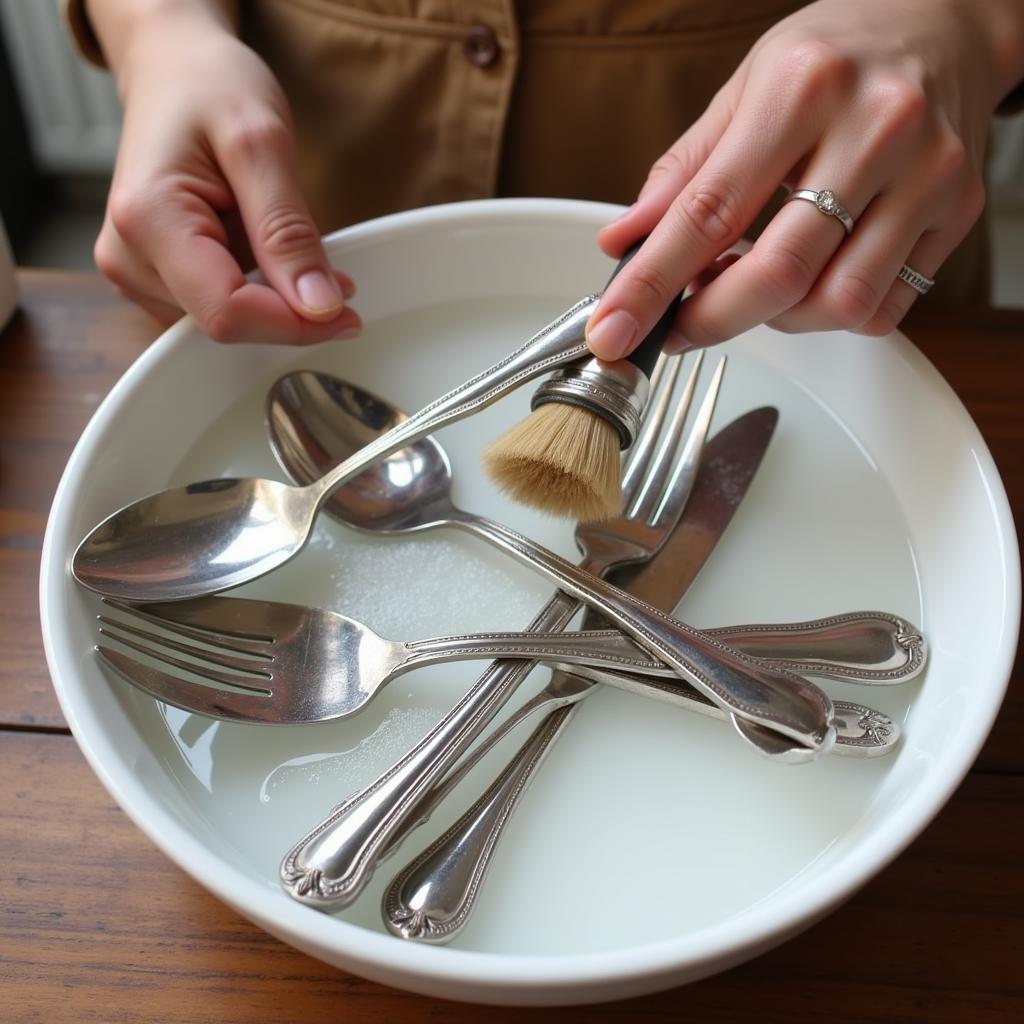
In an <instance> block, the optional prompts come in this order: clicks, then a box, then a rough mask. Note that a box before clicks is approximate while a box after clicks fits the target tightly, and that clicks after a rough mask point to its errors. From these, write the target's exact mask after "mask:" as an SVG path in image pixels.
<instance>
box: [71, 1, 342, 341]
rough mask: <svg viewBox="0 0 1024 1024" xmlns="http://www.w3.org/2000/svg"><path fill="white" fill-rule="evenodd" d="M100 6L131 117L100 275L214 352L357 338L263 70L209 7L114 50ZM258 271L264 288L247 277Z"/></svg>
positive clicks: (149, 22)
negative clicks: (213, 346) (188, 324)
mask: <svg viewBox="0 0 1024 1024" xmlns="http://www.w3.org/2000/svg"><path fill="white" fill-rule="evenodd" d="M91 6H92V8H93V12H92V13H93V20H94V22H96V23H97V31H98V33H99V35H100V38H101V40H102V41H103V44H104V49H105V51H107V55H108V58H109V59H110V61H111V64H112V66H113V67H114V71H115V74H116V77H117V82H118V88H119V91H120V93H121V98H122V101H123V103H124V108H125V116H124V127H123V132H122V137H121V144H120V148H119V150H118V155H117V163H116V166H115V170H114V178H113V182H112V185H111V189H110V196H109V199H108V203H107V211H106V217H105V219H104V223H103V227H102V229H101V231H100V234H99V238H98V239H97V241H96V246H95V259H96V264H97V266H98V267H99V268H100V270H101V271H102V272H103V273H104V274H105V275H106V276H107V277H108V278H110V280H111V281H112V282H113V283H114V284H115V285H116V287H117V288H118V290H119V291H120V292H121V293H122V294H123V295H125V296H126V297H127V298H129V299H131V300H133V301H134V302H137V303H138V304H139V305H141V306H143V307H145V308H146V309H147V310H149V311H150V312H151V313H152V314H153V315H154V316H156V317H157V318H159V319H160V320H162V321H165V322H169V321H172V320H175V319H177V318H178V317H179V316H181V314H182V311H183V310H184V311H186V312H188V313H191V314H192V316H193V317H194V318H195V319H196V321H197V323H198V324H199V326H200V327H201V329H202V330H203V331H204V332H205V333H206V334H207V335H209V336H210V337H211V338H213V339H215V340H216V341H223V342H235V341H260V342H274V343H279V344H295V345H303V344H312V343H315V342H320V341H325V340H327V339H328V338H335V337H350V336H353V335H355V334H357V333H358V331H359V329H360V326H361V324H360V320H359V317H358V315H357V314H356V313H355V312H354V311H353V310H351V309H349V308H347V307H346V305H345V298H346V297H347V296H350V295H351V294H352V292H353V291H354V286H353V284H352V282H351V280H350V279H349V278H348V277H346V276H345V275H344V274H342V273H339V272H335V271H332V269H331V268H330V265H329V264H328V262H327V257H326V255H325V253H324V250H323V247H322V245H321V244H320V235H319V231H318V230H317V228H316V225H315V224H314V222H313V219H312V216H311V214H310V212H309V209H308V207H307V206H306V203H305V201H304V200H303V197H302V195H301V192H300V190H299V186H298V181H297V177H296V173H295V154H294V142H293V135H292V128H291V119H290V114H289V111H288V105H287V101H286V100H285V97H284V94H283V92H282V90H281V88H280V86H279V85H278V83H277V81H276V79H275V78H274V76H273V75H272V74H271V72H270V70H269V69H268V68H267V66H266V65H265V64H264V63H263V61H262V60H260V58H259V57H257V56H256V54H255V53H253V52H252V51H251V50H250V49H249V48H248V47H246V46H245V45H244V44H243V43H241V42H240V41H239V40H238V39H237V38H236V37H235V36H234V35H233V34H232V32H231V30H230V25H228V24H226V23H225V21H224V19H223V18H220V19H218V18H212V17H209V16H208V15H209V11H203V10H202V5H197V7H196V8H193V9H189V5H187V4H185V5H169V6H168V7H164V8H163V9H161V10H160V11H159V12H158V13H156V14H154V15H153V16H152V17H151V18H148V19H138V20H137V21H135V22H133V23H132V25H131V32H130V33H127V32H122V34H121V36H120V37H118V38H117V39H116V41H115V43H114V44H113V45H111V46H110V47H108V45H107V42H108V40H107V37H106V36H105V35H104V25H103V24H102V21H103V15H102V8H103V6H104V5H103V2H102V0H94V2H93V4H92V5H91ZM97 8H99V9H100V10H96V9H97ZM204 15H205V16H204ZM108 27H109V25H108ZM117 27H118V28H119V29H120V28H122V27H123V26H121V25H118V26H117ZM111 51H113V52H111ZM253 265H255V266H257V267H259V269H260V270H261V271H262V273H263V278H264V280H265V282H266V283H256V282H253V281H249V280H247V279H246V277H245V274H244V270H246V269H249V268H250V267H251V266H253Z"/></svg>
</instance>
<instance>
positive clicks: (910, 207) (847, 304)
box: [770, 174, 984, 334]
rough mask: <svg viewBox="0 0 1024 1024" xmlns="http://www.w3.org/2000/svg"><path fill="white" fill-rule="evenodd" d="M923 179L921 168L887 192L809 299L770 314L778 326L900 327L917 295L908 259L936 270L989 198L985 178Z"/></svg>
mask: <svg viewBox="0 0 1024 1024" xmlns="http://www.w3.org/2000/svg"><path fill="white" fill-rule="evenodd" d="M920 182H921V178H920V176H919V175H917V174H911V175H909V176H908V178H907V179H906V181H905V183H904V184H903V185H902V187H900V188H898V189H895V190H893V191H892V192H889V193H886V194H884V195H882V196H880V197H879V198H878V199H877V200H876V201H875V202H874V203H873V204H872V205H871V207H870V208H869V209H868V211H867V213H866V214H865V215H864V217H863V218H862V219H861V221H860V222H859V223H858V225H857V230H856V232H855V233H854V236H853V237H852V238H851V239H850V240H849V241H848V242H847V243H846V244H845V245H844V247H843V249H842V250H841V251H840V252H839V253H838V254H837V256H836V257H835V259H833V260H832V261H831V263H830V264H829V266H828V267H827V268H826V270H825V271H824V273H822V275H821V276H820V277H819V279H818V281H817V282H816V283H815V286H814V288H813V289H812V290H811V291H810V292H809V293H808V295H807V296H806V297H805V298H804V300H803V301H801V302H800V303H798V304H797V305H796V306H794V307H793V308H792V309H790V310H788V311H786V312H785V313H784V314H783V315H781V316H780V317H777V318H776V319H774V320H772V321H770V323H771V326H773V327H775V328H777V329H778V330H782V331H788V332H792V331H814V330H839V329H842V330H850V331H862V330H864V331H865V333H872V334H873V333H877V332H878V331H879V330H881V333H888V331H889V330H891V329H892V328H893V327H895V325H896V324H897V323H899V321H900V320H901V319H902V318H903V316H904V315H905V314H906V313H907V311H908V310H909V308H910V305H911V304H912V303H913V301H914V300H915V299H916V298H917V295H918V293H917V292H915V291H914V289H913V288H911V287H910V286H908V285H906V284H904V283H902V282H899V281H898V276H897V275H898V274H899V272H900V268H901V267H902V266H903V264H904V262H909V263H910V265H911V266H913V265H914V264H913V259H914V258H917V257H918V256H920V257H921V258H923V259H924V261H925V262H924V267H926V268H928V269H923V270H922V271H921V272H922V273H924V274H926V276H928V277H931V276H932V275H933V274H934V272H935V270H937V269H938V267H939V266H940V265H941V263H942V262H944V261H945V259H946V258H947V257H948V256H949V254H950V253H951V252H952V251H953V249H955V248H956V246H957V245H958V244H959V243H960V241H961V240H962V239H963V237H964V236H965V235H966V234H967V232H968V231H969V230H970V228H971V226H972V225H973V224H974V222H975V221H976V220H977V218H978V216H979V215H980V213H981V210H982V208H983V206H984V189H983V187H982V186H981V184H980V181H979V182H976V183H974V184H970V185H967V186H966V187H965V188H964V189H963V190H957V191H955V192H953V193H947V194H945V195H944V194H943V190H942V188H941V178H940V180H939V182H938V183H936V184H934V185H933V186H932V188H930V189H922V187H921V183H920ZM926 240H927V242H926V244H924V247H923V250H922V249H921V248H920V246H921V245H922V243H925V241H926ZM876 318H878V319H877V321H876V322H875V324H874V327H872V328H869V325H871V323H872V321H875V320H876Z"/></svg>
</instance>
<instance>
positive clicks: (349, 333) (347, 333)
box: [334, 327, 363, 341]
mask: <svg viewBox="0 0 1024 1024" xmlns="http://www.w3.org/2000/svg"><path fill="white" fill-rule="evenodd" d="M362 333H363V329H362V328H361V327H346V328H345V329H344V330H343V331H338V333H337V334H336V335H335V336H334V337H335V338H337V339H338V340H339V341H350V340H351V339H352V338H358V337H359V335H360V334H362Z"/></svg>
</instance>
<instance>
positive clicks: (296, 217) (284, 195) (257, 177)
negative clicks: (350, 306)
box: [217, 118, 345, 321]
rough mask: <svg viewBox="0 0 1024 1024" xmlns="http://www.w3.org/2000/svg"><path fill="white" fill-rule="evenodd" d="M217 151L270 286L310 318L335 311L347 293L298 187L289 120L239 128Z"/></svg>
mask: <svg viewBox="0 0 1024 1024" xmlns="http://www.w3.org/2000/svg"><path fill="white" fill-rule="evenodd" d="M239 134H241V136H242V137H241V140H239V139H238V136H239ZM217 157H218V160H219V162H220V164H221V167H222V169H223V171H224V173H225V176H226V177H227V179H228V182H229V183H230V185H231V188H232V191H233V192H234V194H235V200H236V202H237V203H238V209H239V213H240V214H241V217H242V223H243V225H244V227H245V232H246V235H247V236H248V239H249V245H250V246H251V248H252V254H253V256H254V258H255V260H256V265H257V266H258V267H259V268H260V270H261V271H263V275H264V276H265V277H266V279H267V281H268V282H269V284H270V286H271V287H272V288H273V289H274V290H275V291H276V292H278V293H279V294H280V295H281V296H282V298H283V299H284V300H285V302H287V303H288V305H289V306H290V307H291V308H292V309H293V310H294V311H295V312H296V313H298V314H299V315H300V316H301V317H303V318H304V319H306V320H316V321H321V320H324V321H325V320H332V319H334V318H335V317H337V315H338V314H339V313H340V312H341V310H342V309H343V308H344V305H345V298H344V295H343V294H342V287H341V284H340V283H339V281H338V279H337V277H336V276H335V273H334V271H333V270H332V269H331V266H330V264H329V263H328V262H327V255H326V253H325V252H324V249H323V246H322V245H321V243H320V232H319V231H318V230H317V227H316V224H315V223H314V222H313V217H312V214H311V213H310V212H309V207H308V206H307V205H306V201H305V199H304V198H303V196H302V193H301V190H300V189H299V184H298V178H297V175H296V173H295V155H294V142H293V139H292V134H291V130H290V128H289V127H288V125H287V124H286V123H285V122H284V121H282V120H279V119H277V118H270V119H269V120H268V121H266V122H265V123H261V124H260V125H259V126H258V127H256V126H252V125H250V126H249V127H248V128H247V129H246V130H245V131H244V132H241V133H240V132H239V130H238V129H237V128H236V129H235V132H234V138H233V140H232V141H231V142H229V143H228V144H226V145H225V146H224V147H223V151H222V152H218V153H217Z"/></svg>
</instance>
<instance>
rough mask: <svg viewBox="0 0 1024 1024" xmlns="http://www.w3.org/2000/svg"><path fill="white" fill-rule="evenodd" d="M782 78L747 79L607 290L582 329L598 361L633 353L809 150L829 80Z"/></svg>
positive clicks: (796, 70) (807, 71)
mask: <svg viewBox="0 0 1024 1024" xmlns="http://www.w3.org/2000/svg"><path fill="white" fill-rule="evenodd" d="M788 72H789V73H788V74H783V73H782V71H779V73H778V75H777V76H776V78H775V79H774V80H770V81H767V82H765V81H759V79H763V78H765V77H766V76H765V74H762V75H760V76H755V75H754V74H751V76H750V78H749V81H748V88H747V89H745V90H744V93H743V96H742V97H741V99H740V102H739V106H738V109H737V111H736V115H735V116H734V117H733V118H732V120H731V121H730V122H729V125H728V127H727V128H726V130H725V132H724V133H723V135H722V137H721V139H720V140H719V142H718V144H717V145H716V146H715V147H714V149H713V151H712V152H711V154H710V155H709V156H708V158H707V160H705V162H704V164H703V165H702V166H701V168H700V169H699V170H698V172H697V173H696V174H695V175H694V176H693V178H692V179H691V180H690V181H689V182H688V183H687V184H686V185H685V186H684V188H683V189H682V191H681V192H680V193H679V194H678V195H677V196H676V197H675V198H674V199H673V200H672V202H671V204H670V206H669V207H668V209H667V211H666V212H665V215H664V216H663V217H662V218H661V219H660V220H659V221H658V223H657V224H656V225H655V227H654V228H653V230H652V231H651V233H650V235H649V237H648V238H647V241H646V242H645V243H644V245H643V246H642V247H641V249H640V251H639V252H638V253H637V255H636V256H634V257H633V259H632V260H631V261H630V263H629V264H628V265H627V266H626V267H625V268H624V269H623V270H622V271H621V272H620V273H619V274H618V275H616V277H615V278H614V279H613V280H612V281H611V282H610V283H609V285H608V287H607V288H606V289H605V291H604V294H603V296H602V298H601V301H600V302H599V304H598V308H597V310H596V311H595V313H594V315H593V316H592V317H591V320H590V323H589V324H588V333H587V340H588V343H589V345H590V348H591V351H592V352H593V353H594V354H595V355H596V356H598V357H600V358H604V359H609V360H613V359H618V358H621V357H622V356H623V355H625V354H627V353H628V352H629V351H631V350H632V348H633V347H635V345H636V344H637V343H638V341H639V340H640V339H641V338H642V337H645V336H646V334H647V333H648V332H649V331H650V329H651V328H652V327H653V325H654V323H655V322H656V321H657V319H658V318H659V317H660V316H661V314H662V313H663V312H664V310H665V309H666V308H667V306H668V304H669V302H670V301H671V300H672V297H673V296H674V295H676V294H677V293H678V292H679V291H681V290H682V288H683V286H684V285H685V284H687V283H688V282H689V281H691V280H692V279H693V278H694V277H695V276H696V274H698V273H699V272H700V270H701V269H702V268H703V267H704V266H706V265H707V264H708V263H710V262H711V261H712V260H713V259H715V257H717V256H718V255H720V254H721V253H722V252H724V251H725V249H727V248H728V247H729V246H730V245H732V244H733V243H734V242H736V241H737V240H738V239H739V237H740V236H741V235H742V233H743V232H744V231H745V230H746V228H747V227H749V225H750V224H751V222H752V221H753V220H754V218H755V216H756V215H757V213H758V212H759V211H760V210H761V208H762V207H763V206H764V205H765V203H767V201H768V200H769V198H770V197H771V195H772V194H773V192H774V191H775V190H776V188H777V187H778V185H779V183H780V182H781V181H782V180H783V179H784V178H785V177H786V175H787V173H788V172H789V171H790V169H791V168H792V167H793V166H795V165H796V164H797V163H798V162H799V161H800V160H801V159H802V158H803V157H804V156H805V155H806V154H807V153H808V152H809V151H810V150H811V149H812V148H813V147H814V144H815V142H816V141H817V140H818V139H819V138H820V136H821V134H822V128H823V126H824V124H823V122H824V119H825V110H826V108H827V107H828V106H829V103H830V99H831V97H830V95H829V90H828V89H827V88H826V85H827V79H823V77H822V76H823V74H825V75H827V74H831V72H830V71H829V69H828V68H827V66H825V65H824V64H823V63H821V62H819V63H817V64H816V63H815V62H814V61H811V60H809V59H807V60H804V59H802V60H801V61H800V62H798V64H797V66H795V67H791V68H789V69H788ZM768 77H770V76H768ZM761 86H763V88H762V87H761Z"/></svg>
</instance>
